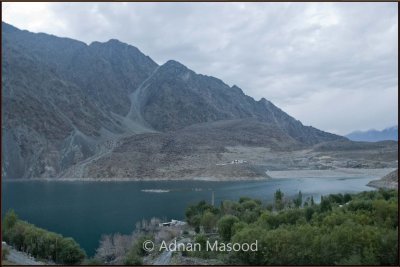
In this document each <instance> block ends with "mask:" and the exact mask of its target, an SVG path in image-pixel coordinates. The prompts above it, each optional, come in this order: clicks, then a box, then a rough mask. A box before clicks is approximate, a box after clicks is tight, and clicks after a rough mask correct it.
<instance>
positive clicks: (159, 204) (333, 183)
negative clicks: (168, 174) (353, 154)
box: [2, 177, 376, 255]
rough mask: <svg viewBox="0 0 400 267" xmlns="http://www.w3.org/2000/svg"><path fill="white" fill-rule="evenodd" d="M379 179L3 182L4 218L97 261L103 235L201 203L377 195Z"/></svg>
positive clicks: (175, 214)
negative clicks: (55, 236)
mask: <svg viewBox="0 0 400 267" xmlns="http://www.w3.org/2000/svg"><path fill="white" fill-rule="evenodd" d="M373 179H376V178H371V177H368V178H346V177H342V178H296V179H289V178H288V179H272V180H266V181H231V182H210V181H149V182H39V181H32V182H3V183H2V212H3V214H4V213H5V212H6V211H7V210H8V209H10V208H12V209H14V210H15V211H16V213H17V214H18V215H19V217H20V218H21V219H23V220H27V221H29V222H30V223H33V224H35V225H37V226H39V227H42V228H45V229H48V230H50V231H54V232H57V233H61V234H62V235H64V236H70V237H73V238H74V239H75V240H76V241H77V242H78V243H79V244H80V245H81V246H82V248H84V249H85V250H86V252H87V254H88V255H93V254H94V253H95V250H96V248H97V247H98V244H99V239H100V237H101V235H102V234H110V233H117V232H119V233H123V234H128V233H131V232H132V231H133V230H134V228H135V223H136V222H137V221H139V220H141V219H143V218H144V219H150V218H151V217H159V218H165V219H166V220H167V219H168V220H169V219H182V220H183V219H184V212H185V208H186V207H187V206H188V205H190V204H193V203H197V202H198V201H200V200H206V201H208V202H211V195H212V191H214V195H215V204H216V205H219V203H220V202H221V201H222V200H225V199H231V200H237V199H239V197H241V196H248V197H252V198H258V199H261V200H263V201H264V202H269V201H272V199H273V195H274V192H275V191H276V190H277V189H281V190H282V191H283V192H284V194H285V196H288V197H294V196H295V195H296V194H297V193H298V191H299V190H301V191H302V193H303V197H304V198H306V197H308V196H311V195H312V196H314V199H315V200H316V201H318V200H319V199H320V196H321V195H326V194H330V193H355V192H360V191H369V190H374V189H373V188H370V187H367V186H366V184H367V183H368V182H369V181H371V180H373Z"/></svg>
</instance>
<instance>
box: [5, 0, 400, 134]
mask: <svg viewBox="0 0 400 267" xmlns="http://www.w3.org/2000/svg"><path fill="white" fill-rule="evenodd" d="M397 10H398V7H397V3H30V4H20V3H3V9H2V15H3V20H4V21H5V22H8V23H10V24H12V25H14V26H16V27H19V28H22V29H27V30H30V31H33V32H46V33H51V34H54V35H58V36H63V37H71V38H74V39H78V40H81V41H84V42H86V43H88V44H89V43H91V42H93V41H107V40H109V39H111V38H115V39H119V40H121V41H123V42H126V43H128V44H131V45H134V46H136V47H138V48H139V49H140V50H141V51H142V52H143V53H145V54H147V55H149V56H150V57H151V58H153V60H155V61H156V62H157V63H159V64H163V63H164V62H166V61H167V60H169V59H174V60H177V61H179V62H181V63H183V64H184V65H186V66H187V67H189V68H191V69H192V70H194V71H195V72H197V73H202V74H206V75H212V76H215V77H218V78H220V79H222V80H223V81H224V82H226V83H227V84H229V85H234V84H236V85H237V86H239V87H240V88H242V89H243V91H244V92H245V93H246V94H248V95H250V96H252V97H254V98H255V99H256V100H259V99H260V98H261V97H265V98H266V99H268V100H270V101H272V102H273V103H274V104H276V105H277V106H279V107H280V108H282V109H283V110H284V111H286V112H287V113H289V114H290V115H292V116H294V117H295V118H297V119H299V120H300V121H302V122H303V124H305V125H312V126H314V127H317V128H320V129H322V130H326V131H330V132H334V133H338V134H347V133H349V132H351V131H353V130H368V129H371V128H375V129H383V128H385V127H388V126H392V125H397V111H398V100H397V98H398V77H397V72H398V53H397V49H398V15H397V12H398V11H397Z"/></svg>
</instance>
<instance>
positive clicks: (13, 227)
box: [2, 210, 86, 264]
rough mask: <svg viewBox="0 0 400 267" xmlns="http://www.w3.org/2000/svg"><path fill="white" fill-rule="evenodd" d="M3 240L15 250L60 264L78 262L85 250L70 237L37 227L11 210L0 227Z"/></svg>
mask: <svg viewBox="0 0 400 267" xmlns="http://www.w3.org/2000/svg"><path fill="white" fill-rule="evenodd" d="M2 236H3V240H4V241H6V242H7V243H9V244H10V245H12V246H14V247H15V248H16V249H17V250H20V251H24V252H27V253H29V254H31V255H32V256H34V257H36V258H38V259H43V260H51V261H53V262H55V263H61V264H79V263H81V262H82V260H83V259H84V258H85V256H86V254H85V252H84V251H83V250H82V249H81V248H80V247H79V245H78V244H77V243H76V242H75V241H74V240H73V239H72V238H66V237H63V236H62V235H59V234H56V233H53V232H49V231H46V230H44V229H41V228H38V227H36V226H34V225H33V224H30V223H27V222H25V221H22V220H20V219H18V216H17V215H16V214H15V212H14V211H13V210H11V211H9V212H7V214H6V215H5V218H4V221H3V227H2Z"/></svg>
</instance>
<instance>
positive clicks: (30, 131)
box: [2, 22, 348, 179]
mask: <svg viewBox="0 0 400 267" xmlns="http://www.w3.org/2000/svg"><path fill="white" fill-rule="evenodd" d="M2 74H3V75H2V176H3V178H6V179H7V178H9V179H13V178H56V177H66V178H86V177H95V178H103V177H108V178H115V177H123V178H142V177H150V178H151V177H175V178H176V177H186V176H188V177H193V176H213V175H216V173H217V174H218V175H220V176H221V177H222V176H229V177H235V176H237V177H253V176H254V177H255V176H257V177H258V176H260V177H265V171H264V170H263V169H262V168H261V169H260V168H258V167H256V166H250V165H246V166H244V165H243V167H241V168H238V167H232V168H231V167H221V168H220V169H218V170H215V168H214V167H213V166H215V165H216V163H218V162H224V161H225V160H226V159H227V158H229V157H233V159H236V157H244V156H243V155H242V156H240V155H239V154H235V153H236V152H235V153H234V152H232V149H231V147H236V148H237V147H241V148H243V149H244V148H246V147H260V148H263V149H265V151H292V150H295V149H305V148H310V147H312V146H313V145H316V144H319V143H323V142H345V143H346V142H348V140H347V139H346V138H344V137H341V136H338V135H335V134H331V133H327V132H324V131H321V130H318V129H316V128H313V127H310V126H304V125H303V124H302V123H301V122H300V121H298V120H296V119H294V118H293V117H291V116H289V115H288V114H286V113H285V112H284V111H282V110H281V109H279V108H278V107H276V106H275V105H274V104H273V103H271V102H270V101H268V100H266V99H264V98H263V99H261V100H259V101H256V100H254V99H253V98H251V97H249V96H247V95H245V94H244V93H243V91H242V90H241V89H240V88H239V87H237V86H232V87H230V86H228V85H227V84H225V83H224V82H223V81H221V80H219V79H217V78H214V77H211V76H205V75H201V74H197V73H195V72H194V71H192V70H190V69H188V68H187V67H185V66H184V65H182V64H181V63H179V62H176V61H173V60H170V61H168V62H166V63H165V64H163V65H161V66H159V65H158V64H157V63H155V62H154V61H153V60H152V59H151V58H150V57H149V56H146V55H144V54H143V53H142V52H141V51H140V50H139V49H137V48H136V47H134V46H131V45H128V44H125V43H122V42H120V41H118V40H113V39H112V40H109V41H108V42H105V43H100V42H93V43H91V44H90V45H86V44H85V43H83V42H80V41H76V40H73V39H69V38H60V37H56V36H53V35H48V34H44V33H31V32H28V31H24V30H19V29H17V28H15V27H13V26H11V25H9V24H6V23H4V22H3V23H2ZM260 151H261V150H260ZM263 151H264V150H263ZM224 153H225V154H224ZM237 153H239V152H237ZM218 166H223V165H218Z"/></svg>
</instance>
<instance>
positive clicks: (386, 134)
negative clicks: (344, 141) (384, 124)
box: [346, 126, 399, 142]
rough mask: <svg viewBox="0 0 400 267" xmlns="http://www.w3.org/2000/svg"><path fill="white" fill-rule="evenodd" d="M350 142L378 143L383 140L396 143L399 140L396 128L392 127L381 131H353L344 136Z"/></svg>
mask: <svg viewBox="0 0 400 267" xmlns="http://www.w3.org/2000/svg"><path fill="white" fill-rule="evenodd" d="M346 137H347V138H349V139H350V140H352V141H365V142H378V141H385V140H394V141H397V140H398V138H399V132H398V127H397V126H393V127H389V128H386V129H383V130H382V131H377V130H368V131H355V132H352V133H349V134H348V135H346Z"/></svg>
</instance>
